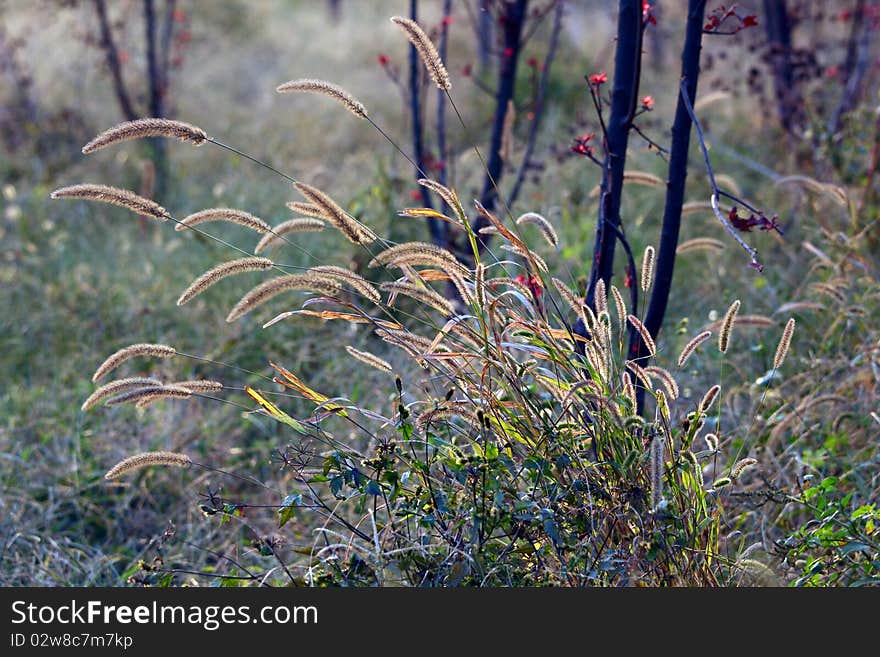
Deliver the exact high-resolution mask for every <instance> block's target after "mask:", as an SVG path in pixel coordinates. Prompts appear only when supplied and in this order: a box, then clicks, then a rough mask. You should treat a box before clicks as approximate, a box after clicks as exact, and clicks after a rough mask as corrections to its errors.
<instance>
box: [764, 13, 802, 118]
mask: <svg viewBox="0 0 880 657" xmlns="http://www.w3.org/2000/svg"><path fill="white" fill-rule="evenodd" d="M764 23H765V25H766V31H767V40H768V41H769V43H770V61H771V63H772V66H773V83H774V86H775V88H776V111H777V114H778V115H779V123H780V125H781V126H782V127H783V128H784V129H785V130H786V132H791V131H792V130H793V129H794V128H795V127H797V120H796V113H797V108H798V107H800V102H799V91H798V89H797V86H796V84H795V79H794V70H793V69H792V65H791V20H790V18H789V15H788V9H787V8H786V6H785V0H764Z"/></svg>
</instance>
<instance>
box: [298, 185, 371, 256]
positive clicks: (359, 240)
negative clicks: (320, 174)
mask: <svg viewBox="0 0 880 657" xmlns="http://www.w3.org/2000/svg"><path fill="white" fill-rule="evenodd" d="M294 187H296V189H297V191H299V193H300V194H302V195H303V196H304V197H305V198H306V200H307V201H308V202H309V203H311V204H312V205H315V206H317V207H318V208H319V209H320V210H321V212H322V213H323V214H322V217H321V218H322V219H326V220H327V221H329V222H330V223H332V224H333V225H334V226H335V227H336V229H337V230H338V231H339V232H341V233H342V234H343V235H345V236H346V237H347V238H348V240H349V241H350V242H352V243H354V244H367V243H370V242H375V241H376V239H377V238H376V234H375V233H373V231H371V230H370V229H369V228H367V227H366V226H364V225H363V224H362V223H361V222H359V221H358V220H357V219H355V218H354V217H352V216H350V215H349V214H348V213H347V212H346V211H345V210H343V209H342V206H340V205H339V204H338V203H336V201H334V200H333V199H332V198H330V197H329V196H327V194H325V193H324V192H322V191H321V190H320V189H317V188H316V187H312V186H311V185H307V184H305V183H300V182H298V183H295V184H294Z"/></svg>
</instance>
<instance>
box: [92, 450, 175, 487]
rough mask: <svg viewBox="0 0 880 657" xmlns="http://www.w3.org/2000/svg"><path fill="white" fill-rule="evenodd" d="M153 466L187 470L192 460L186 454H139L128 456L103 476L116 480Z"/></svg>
mask: <svg viewBox="0 0 880 657" xmlns="http://www.w3.org/2000/svg"><path fill="white" fill-rule="evenodd" d="M153 465H170V466H174V467H177V468H188V467H189V466H190V465H192V459H190V457H188V456H187V455H186V454H180V453H179V452H141V453H140V454H135V455H134V456H129V457H128V458H127V459H124V460H122V461H120V462H119V463H117V464H116V465H114V466H113V467H112V468H110V469H109V470H108V471H107V474H105V475H104V479H107V480H108V481H109V480H112V479H118V478H119V477H121V476H122V475H124V474H127V473H129V472H132V471H133V470H139V469H140V468H146V467H149V466H153Z"/></svg>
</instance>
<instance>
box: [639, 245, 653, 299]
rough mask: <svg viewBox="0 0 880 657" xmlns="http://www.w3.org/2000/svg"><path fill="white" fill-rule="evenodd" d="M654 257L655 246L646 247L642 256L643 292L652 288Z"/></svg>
mask: <svg viewBox="0 0 880 657" xmlns="http://www.w3.org/2000/svg"><path fill="white" fill-rule="evenodd" d="M654 258H655V254H654V247H653V246H649V247H647V248H646V249H645V254H644V255H643V256H642V278H641V288H642V292H647V291H648V290H649V289H651V283H652V282H653V281H654Z"/></svg>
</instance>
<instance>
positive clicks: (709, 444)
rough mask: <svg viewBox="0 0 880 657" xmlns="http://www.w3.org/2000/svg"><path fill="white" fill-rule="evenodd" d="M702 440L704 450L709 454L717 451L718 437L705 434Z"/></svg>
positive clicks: (712, 434)
mask: <svg viewBox="0 0 880 657" xmlns="http://www.w3.org/2000/svg"><path fill="white" fill-rule="evenodd" d="M703 440H705V441H706V448H707V449H708V450H709V451H710V452H713V453H714V452H717V451H718V436H716V435H715V434H714V433H707V434H706V435H705V436H703Z"/></svg>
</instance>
